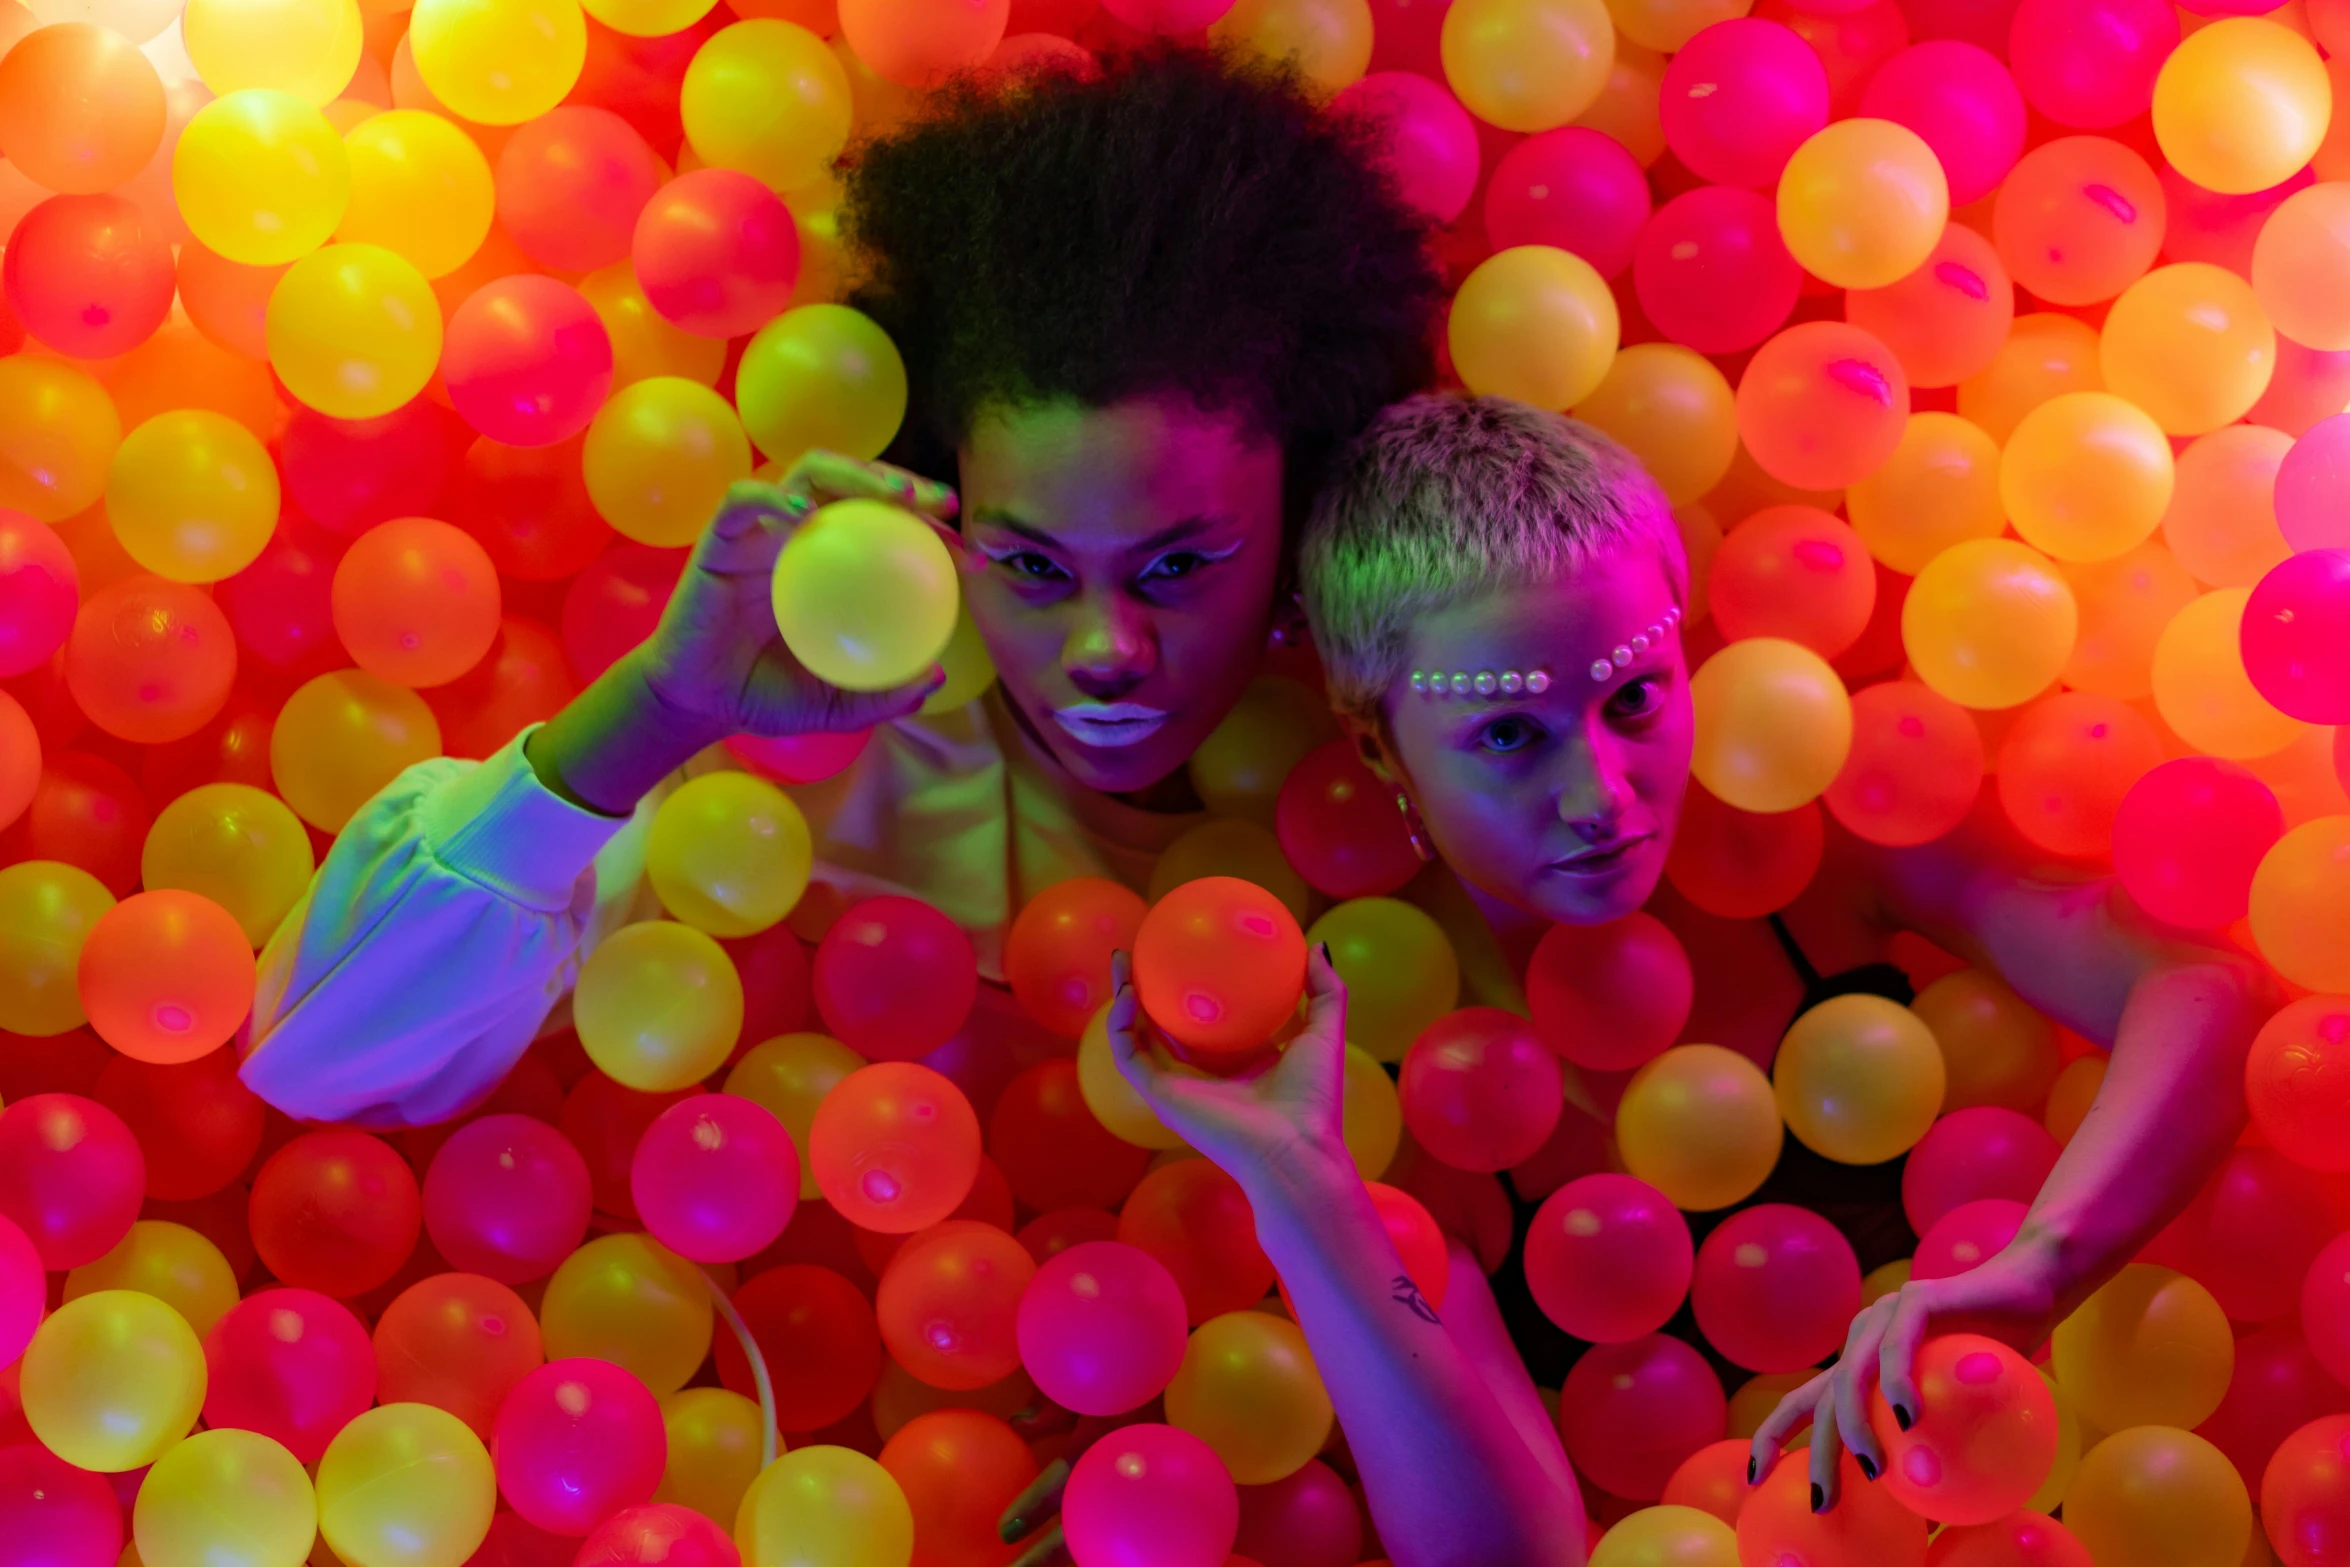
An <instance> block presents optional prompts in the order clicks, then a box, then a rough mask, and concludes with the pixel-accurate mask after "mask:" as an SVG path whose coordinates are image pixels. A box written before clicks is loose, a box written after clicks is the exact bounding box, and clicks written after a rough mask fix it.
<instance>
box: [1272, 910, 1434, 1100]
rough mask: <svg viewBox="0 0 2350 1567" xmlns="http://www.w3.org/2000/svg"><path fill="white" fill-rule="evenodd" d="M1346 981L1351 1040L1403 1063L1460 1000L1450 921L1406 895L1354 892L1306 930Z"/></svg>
mask: <svg viewBox="0 0 2350 1567" xmlns="http://www.w3.org/2000/svg"><path fill="white" fill-rule="evenodd" d="M1322 943H1327V944H1328V946H1329V948H1330V965H1331V967H1333V968H1335V969H1337V970H1338V977H1339V978H1340V979H1342V980H1344V981H1346V1038H1347V1043H1349V1044H1351V1045H1359V1046H1360V1047H1362V1049H1363V1050H1364V1051H1365V1052H1367V1053H1368V1054H1369V1055H1370V1057H1371V1059H1372V1060H1374V1061H1401V1060H1402V1059H1403V1058H1404V1053H1405V1052H1406V1051H1408V1050H1410V1049H1411V1048H1412V1041H1413V1040H1415V1039H1417V1038H1419V1037H1420V1031H1421V1030H1422V1029H1425V1028H1426V1027H1427V1026H1428V1025H1429V1024H1431V1023H1433V1022H1435V1021H1436V1020H1437V1019H1438V1018H1440V1017H1442V1016H1444V1014H1446V1013H1447V1012H1450V1011H1452V1010H1453V1009H1454V1008H1455V1007H1458V1006H1459V1005H1460V1004H1461V964H1460V958H1459V956H1458V955H1457V954H1456V953H1455V952H1454V951H1453V946H1452V940H1451V938H1450V937H1448V936H1446V935H1445V933H1444V927H1442V926H1441V925H1439V924H1437V923H1436V921H1435V920H1433V919H1431V918H1430V917H1429V916H1428V914H1427V912H1426V911H1425V910H1423V909H1421V908H1419V907H1418V906H1416V905H1414V904H1410V903H1406V902H1404V901H1403V900H1402V899H1400V898H1350V899H1348V900H1347V901H1346V902H1344V903H1340V904H1337V905H1334V906H1333V907H1332V908H1330V909H1329V910H1328V911H1326V912H1325V913H1324V914H1323V915H1322V917H1321V918H1319V919H1317V920H1315V921H1314V923H1313V924H1312V925H1311V926H1310V927H1308V928H1307V930H1306V945H1307V946H1309V947H1311V946H1315V945H1317V944H1322Z"/></svg>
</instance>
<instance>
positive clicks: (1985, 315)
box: [1844, 223, 2015, 386]
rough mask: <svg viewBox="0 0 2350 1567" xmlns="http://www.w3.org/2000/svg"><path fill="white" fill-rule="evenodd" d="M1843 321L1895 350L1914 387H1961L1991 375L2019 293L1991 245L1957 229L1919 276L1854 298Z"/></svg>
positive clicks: (1946, 231) (1950, 229)
mask: <svg viewBox="0 0 2350 1567" xmlns="http://www.w3.org/2000/svg"><path fill="white" fill-rule="evenodd" d="M1844 319H1845V320H1847V321H1849V322H1851V323H1852V324H1853V325H1854V326H1856V327H1859V328H1860V329H1861V330H1862V331H1864V332H1868V333H1870V334H1872V335H1874V336H1875V337H1876V338H1877V339H1878V340H1879V341H1881V342H1882V343H1883V344H1884V345H1885V346H1886V347H1887V348H1890V349H1892V350H1893V356H1894V357H1895V358H1896V359H1899V360H1900V361H1901V368H1902V371H1903V373H1905V374H1906V375H1908V377H1909V384H1910V385H1912V386H1956V385H1957V384H1958V383H1959V382H1961V381H1963V380H1965V379H1966V378H1967V377H1968V376H1971V375H1978V374H1980V373H1981V372H1983V371H1984V370H1986V369H1988V368H1990V365H1991V361H1992V360H1993V359H1994V358H1995V357H1997V355H1998V353H1999V345H2000V344H2001V343H2004V342H2005V341H2007V330H2008V328H2009V327H2010V326H2012V325H2013V324H2014V323H2015V287H2014V285H2013V284H2012V283H2010V282H2009V280H2008V276H2007V265H2006V263H2004V262H2002V261H2001V260H2000V259H1999V252H1998V250H1997V249H1996V248H1995V247H1994V246H1993V245H1992V243H1991V242H1990V241H1989V240H1987V239H1985V238H1984V237H1983V236H1982V235H1980V234H1978V233H1976V232H1975V231H1974V230H1973V229H1971V228H1968V227H1967V226H1966V225H1965V224H1963V223H1951V224H1947V225H1945V226H1944V227H1943V230H1942V237H1941V238H1940V239H1938V240H1936V241H1935V242H1934V248H1933V250H1932V251H1931V252H1930V253H1929V254H1928V255H1927V257H1926V259H1925V260H1924V261H1923V262H1921V263H1919V265H1918V267H1917V270H1916V271H1914V272H1911V273H1910V274H1908V275H1907V276H1906V277H1901V278H1897V279H1895V280H1894V281H1893V282H1890V283H1887V284H1885V285H1884V286H1883V287H1881V288H1856V289H1853V290H1852V291H1851V292H1849V293H1847V294H1846V295H1845V296H1844Z"/></svg>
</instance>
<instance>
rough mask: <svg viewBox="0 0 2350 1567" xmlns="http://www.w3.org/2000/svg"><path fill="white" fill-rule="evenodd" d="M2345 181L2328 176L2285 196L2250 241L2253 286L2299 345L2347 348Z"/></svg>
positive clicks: (2348, 209) (2349, 191)
mask: <svg viewBox="0 0 2350 1567" xmlns="http://www.w3.org/2000/svg"><path fill="white" fill-rule="evenodd" d="M2345 269H2350V184H2345V183H2343V182H2342V181H2341V180H2339V179H2329V180H2328V181H2327V182H2326V183H2325V184H2322V185H2312V186H2310V187H2308V188H2307V189H2305V190H2299V191H2295V192H2294V193H2293V194H2292V195H2290V196H2287V197H2286V198H2285V200H2284V204H2283V205H2282V206H2280V207H2278V208H2277V209H2276V211H2274V212H2272V213H2270V214H2269V217H2268V221H2267V222H2266V223H2263V224H2262V225H2261V226H2260V236H2259V238H2257V239H2255V240H2254V241H2253V242H2252V292H2253V293H2254V294H2255V295H2257V296H2258V297H2259V299H2260V307H2261V309H2263V310H2265V311H2267V312H2268V318H2269V320H2270V321H2271V322H2273V323H2275V325H2276V329H2277V330H2278V331H2279V332H2282V333H2283V334H2284V335H2285V336H2287V337H2289V338H2291V339H2292V340H2293V341H2294V342H2296V343H2299V344H2301V345H2302V346H2303V347H2304V348H2314V349H2318V350H2320V351H2321V352H2325V353H2338V352H2340V351H2341V350H2343V349H2345V348H2350V303H2346V302H2345V300H2344V299H2343V297H2342V289H2341V279H2342V277H2343V274H2344V271H2345Z"/></svg>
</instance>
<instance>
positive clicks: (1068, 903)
mask: <svg viewBox="0 0 2350 1567" xmlns="http://www.w3.org/2000/svg"><path fill="white" fill-rule="evenodd" d="M1145 912H1146V909H1145V905H1144V904H1143V901H1142V898H1141V897H1140V896H1139V895H1138V894H1136V893H1135V892H1133V891H1131V890H1130V889H1128V888H1126V887H1122V886H1120V885H1119V884H1118V883H1116V882H1114V881H1108V880H1105V879H1103V878H1102V877H1099V876H1073V877H1071V878H1070V879H1069V880H1067V881H1063V882H1055V883H1054V884H1053V885H1052V886H1050V887H1047V888H1045V889H1044V890H1043V891H1042V892H1039V893H1038V894H1037V895H1036V896H1035V897H1033V898H1030V899H1029V900H1028V903H1027V905H1026V906H1025V907H1024V908H1022V909H1021V910H1020V917H1019V918H1018V919H1015V920H1014V921H1012V931H1011V934H1010V936H1008V937H1007V938H1006V939H1005V942H1004V977H1005V979H1006V981H1007V982H1008V983H1009V984H1010V985H1011V987H1012V995H1013V998H1014V999H1015V1000H1017V1001H1018V1002H1019V1003H1020V1006H1021V1009H1022V1010H1023V1011H1025V1012H1026V1013H1027V1014H1028V1015H1029V1016H1030V1017H1032V1018H1034V1019H1036V1021H1037V1022H1039V1023H1041V1024H1043V1025H1044V1026H1045V1027H1046V1028H1049V1029H1051V1030H1052V1031H1053V1032H1054V1033H1056V1034H1059V1035H1061V1036H1062V1037H1063V1038H1065V1039H1066V1038H1074V1037H1077V1036H1080V1035H1082V1034H1083V1033H1084V1032H1085V1028H1086V1024H1087V1023H1088V1022H1089V1021H1090V1020H1091V1019H1092V1017H1093V1015H1094V1013H1096V1012H1098V1011H1099V1010H1101V1008H1102V1006H1103V1004H1104V1003H1105V1002H1107V1001H1108V1000H1109V999H1110V954H1111V953H1113V952H1119V951H1124V950H1127V949H1129V948H1131V947H1132V946H1133V945H1134V936H1135V932H1136V931H1138V930H1140V929H1141V928H1142V921H1143V915H1144V914H1145Z"/></svg>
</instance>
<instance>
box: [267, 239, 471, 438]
mask: <svg viewBox="0 0 2350 1567" xmlns="http://www.w3.org/2000/svg"><path fill="white" fill-rule="evenodd" d="M267 333H268V339H269V363H270V367H271V368H272V369H274V370H275V371H277V377H278V379H279V380H280V381H282V382H284V383H285V388H286V390H287V391H289V392H291V393H293V394H294V396H295V398H296V399H297V400H299V401H300V402H302V403H304V404H306V405H307V406H309V407H311V408H314V409H316V410H318V412H320V413H322V414H325V415H326V416H327V417H328V418H330V419H374V418H379V417H381V416H382V415H384V414H388V413H390V412H392V411H393V410H394V409H396V408H399V407H401V406H403V405H404V404H406V403H407V402H408V401H409V400H410V399H411V398H413V397H415V396H416V394H417V393H419V392H421V391H423V390H424V388H425V384H426V383H427V382H429V381H430V380H431V379H432V373H433V369H434V367H435V366H436V365H438V364H439V363H440V357H441V310H440V305H439V303H438V302H437V301H436V300H434V298H433V292H432V285H430V284H429V283H427V282H426V281H425V280H424V274H423V273H421V272H418V271H417V270H416V268H415V266H414V265H413V264H411V263H410V262H409V261H408V260H407V259H406V258H405V257H402V256H399V255H397V254H395V253H393V252H392V251H389V250H386V249H384V248H383V247H382V246H380V245H329V246H327V247H326V248H325V249H323V250H319V251H314V252H312V253H311V254H309V255H306V256H304V257H303V258H302V259H301V260H299V261H297V262H295V263H294V264H293V265H292V266H291V267H288V268H287V269H286V274H285V276H284V277H281V278H279V279H278V282H277V288H276V290H275V291H274V292H272V293H271V294H270V296H269V314H268V325H267Z"/></svg>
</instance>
